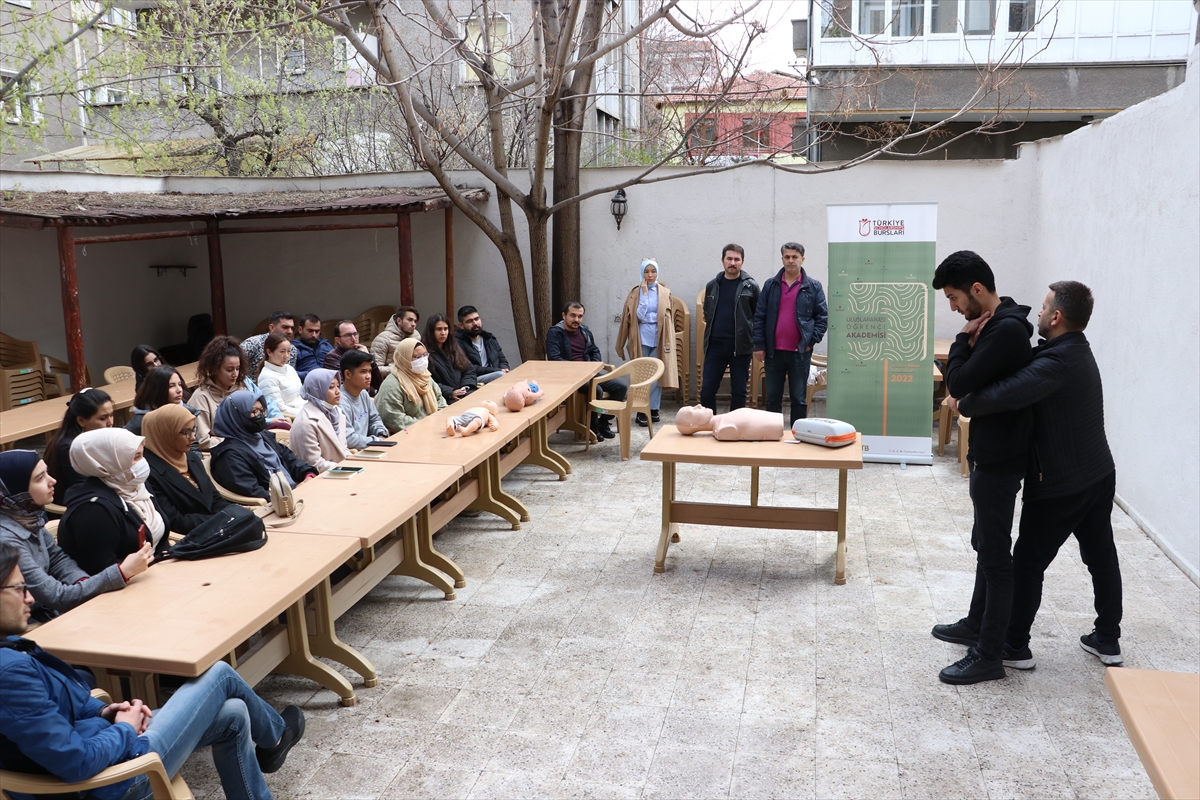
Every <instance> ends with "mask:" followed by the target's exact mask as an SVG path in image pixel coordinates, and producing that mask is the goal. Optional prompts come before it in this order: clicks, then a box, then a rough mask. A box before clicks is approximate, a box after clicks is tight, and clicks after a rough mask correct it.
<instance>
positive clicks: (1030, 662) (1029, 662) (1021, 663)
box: [1004, 658, 1037, 669]
mask: <svg viewBox="0 0 1200 800" xmlns="http://www.w3.org/2000/svg"><path fill="white" fill-rule="evenodd" d="M1004 666H1006V667H1012V668H1013V669H1033V668H1034V667H1036V666H1037V661H1035V660H1034V659H1032V658H1022V659H1019V660H1017V659H1013V660H1010V659H1007V658H1006V659H1004Z"/></svg>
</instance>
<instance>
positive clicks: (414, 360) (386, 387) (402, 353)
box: [375, 339, 446, 433]
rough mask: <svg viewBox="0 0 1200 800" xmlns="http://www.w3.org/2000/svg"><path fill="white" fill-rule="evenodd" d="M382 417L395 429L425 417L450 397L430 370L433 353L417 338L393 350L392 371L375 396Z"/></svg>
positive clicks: (388, 425) (440, 406)
mask: <svg viewBox="0 0 1200 800" xmlns="http://www.w3.org/2000/svg"><path fill="white" fill-rule="evenodd" d="M375 407H376V408H378V409H379V417H380V418H381V419H382V420H383V424H384V425H386V426H387V429H388V431H389V432H391V433H396V432H397V431H401V430H403V429H405V428H407V427H408V426H409V425H412V424H413V423H414V422H416V421H417V420H420V419H424V418H425V417H427V416H429V415H430V414H432V413H434V412H435V411H437V410H438V409H439V408H445V407H446V399H445V398H444V397H442V390H441V389H440V388H439V387H438V385H437V381H435V380H434V379H433V376H432V375H430V374H429V353H428V351H427V350H426V349H425V345H423V344H421V343H420V342H418V341H417V340H416V339H405V340H404V341H403V342H401V343H400V344H399V345H397V346H396V352H395V353H393V354H392V374H391V375H388V376H387V378H385V379H384V381H383V386H381V387H380V388H379V394H377V395H376V396H375Z"/></svg>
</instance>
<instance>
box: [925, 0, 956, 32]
mask: <svg viewBox="0 0 1200 800" xmlns="http://www.w3.org/2000/svg"><path fill="white" fill-rule="evenodd" d="M929 32H930V33H958V0H930V5H929Z"/></svg>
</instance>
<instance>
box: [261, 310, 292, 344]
mask: <svg viewBox="0 0 1200 800" xmlns="http://www.w3.org/2000/svg"><path fill="white" fill-rule="evenodd" d="M267 333H278V334H279V335H280V336H283V337H286V338H287V339H289V340H290V339H295V338H296V321H295V319H294V318H293V317H292V315H291V314H289V313H288V312H286V311H276V312H274V313H273V314H271V319H270V320H269V321H268V322H267Z"/></svg>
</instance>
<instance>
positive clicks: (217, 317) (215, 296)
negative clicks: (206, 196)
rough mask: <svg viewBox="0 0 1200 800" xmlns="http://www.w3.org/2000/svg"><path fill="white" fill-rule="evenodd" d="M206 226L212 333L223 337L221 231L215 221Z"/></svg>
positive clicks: (223, 298) (223, 288)
mask: <svg viewBox="0 0 1200 800" xmlns="http://www.w3.org/2000/svg"><path fill="white" fill-rule="evenodd" d="M205 224H206V225H207V226H208V284H209V289H210V291H211V297H212V318H213V333H214V334H215V335H217V336H224V335H225V334H226V333H228V330H229V329H228V326H227V325H226V324H225V265H224V263H223V262H222V260H221V231H220V229H219V228H218V223H217V221H216V220H215V219H210V220H207V221H206V223H205Z"/></svg>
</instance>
